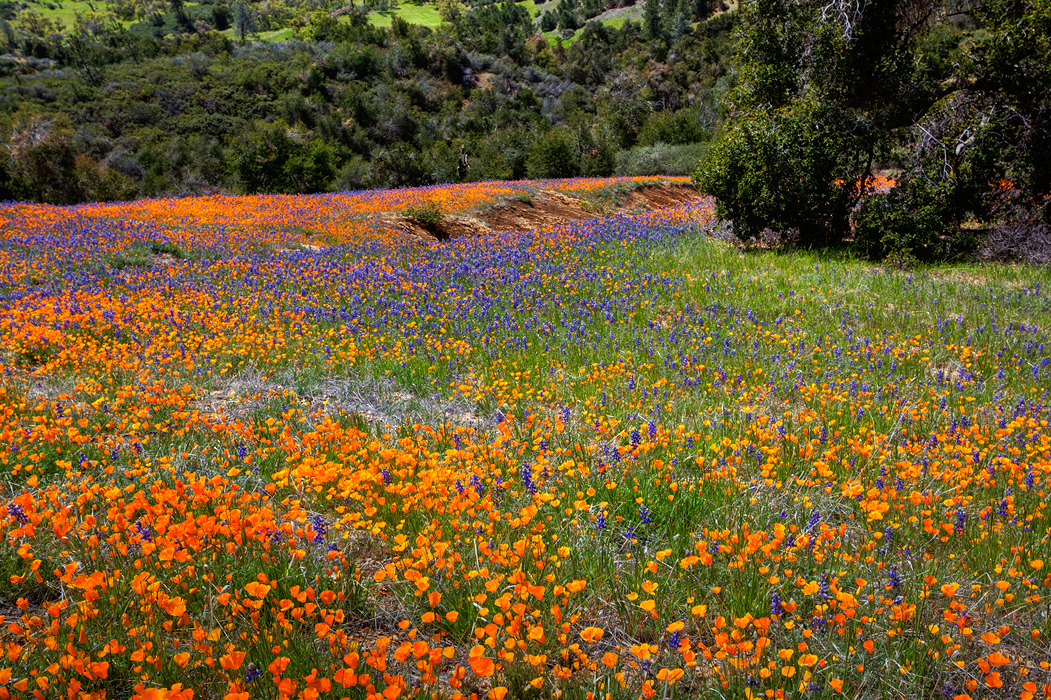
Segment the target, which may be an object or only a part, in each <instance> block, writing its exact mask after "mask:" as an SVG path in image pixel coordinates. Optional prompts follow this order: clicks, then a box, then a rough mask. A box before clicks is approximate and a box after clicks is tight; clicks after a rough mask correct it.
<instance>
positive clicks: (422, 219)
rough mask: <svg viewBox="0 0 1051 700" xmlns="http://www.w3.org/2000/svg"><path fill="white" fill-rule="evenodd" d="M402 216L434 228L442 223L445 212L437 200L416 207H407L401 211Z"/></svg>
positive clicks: (425, 226)
mask: <svg viewBox="0 0 1051 700" xmlns="http://www.w3.org/2000/svg"><path fill="white" fill-rule="evenodd" d="M402 216H404V217H405V218H406V219H408V220H409V221H411V222H413V223H415V224H419V225H420V226H423V227H424V228H436V227H437V226H439V225H440V224H441V223H442V219H443V218H444V217H445V213H444V212H443V211H442V205H441V204H439V203H438V202H425V203H424V204H423V205H421V206H418V207H408V208H407V209H406V210H405V211H403V212H402Z"/></svg>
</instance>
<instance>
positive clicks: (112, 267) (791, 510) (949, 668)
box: [0, 178, 1051, 700]
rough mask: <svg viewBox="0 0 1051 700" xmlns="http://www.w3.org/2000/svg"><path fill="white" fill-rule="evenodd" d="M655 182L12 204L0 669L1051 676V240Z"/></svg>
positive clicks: (1, 373)
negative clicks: (906, 227) (755, 209)
mask: <svg viewBox="0 0 1051 700" xmlns="http://www.w3.org/2000/svg"><path fill="white" fill-rule="evenodd" d="M652 184H654V182H653V181H651V180H647V179H643V178H635V179H627V178H624V179H608V180H563V181H544V182H535V181H512V182H502V183H476V184H468V185H457V186H445V187H433V188H420V189H407V190H387V191H371V192H352V193H342V194H325V195H313V196H250V197H205V198H196V199H182V200H179V199H171V200H145V201H139V202H131V203H120V204H92V205H81V206H75V207H53V206H48V205H28V204H18V205H14V204H11V205H3V206H0V467H2V472H0V473H2V478H0V530H2V533H3V537H2V538H0V615H2V616H3V625H2V627H0V698H30V697H33V698H54V697H70V698H131V697H135V698H169V699H173V700H174V699H179V700H186V699H188V698H197V699H200V698H224V700H245V699H247V698H253V699H254V698H268V699H277V698H377V699H378V698H386V699H388V700H393V698H398V697H420V698H424V697H426V698H433V697H439V698H449V699H457V698H474V699H476V700H477V699H481V698H491V699H493V700H499V699H500V698H555V697H557V698H587V699H588V700H592V699H593V698H636V697H642V698H652V697H660V698H671V697H676V698H687V697H688V698H710V697H712V698H713V697H725V698H729V697H747V698H788V697H792V698H818V697H828V698H831V697H850V698H854V697H861V698H876V697H894V698H897V697H910V696H913V697H919V698H929V697H938V698H941V697H947V698H966V697H972V698H980V697H991V698H1008V697H1010V698H1022V699H1024V700H1028V699H1030V698H1037V697H1046V696H1048V695H1051V664H1049V661H1048V658H1049V645H1051V641H1049V639H1051V617H1049V612H1051V610H1049V599H1048V598H1047V597H1046V596H1047V595H1048V594H1049V591H1048V587H1049V586H1051V568H1049V567H1051V539H1049V537H1051V529H1049V528H1051V522H1049V508H1048V504H1047V500H1048V496H1047V493H1048V478H1049V472H1051V436H1049V431H1048V420H1049V406H1048V395H1047V390H1048V387H1049V386H1051V382H1049V376H1051V349H1049V348H1048V342H1049V337H1048V336H1049V332H1051V297H1049V294H1048V292H1049V284H1051V279H1049V273H1048V271H1047V269H1046V268H1028V267H1021V266H1019V267H1007V266H998V267H994V266H989V267H986V266H978V265H972V266H960V267H951V268H950V267H941V268H931V269H926V270H921V271H912V272H910V271H901V270H899V269H894V268H888V267H875V266H872V265H869V264H864V263H861V262H857V261H853V260H848V259H846V258H838V259H837V258H834V259H827V258H824V259H821V258H818V257H816V256H811V255H808V254H805V253H796V254H793V255H786V254H783V253H779V252H773V251H764V250H762V249H752V250H744V249H742V248H740V246H739V245H735V244H731V243H730V242H729V241H728V240H727V238H728V237H727V236H725V235H724V234H722V233H721V231H722V227H721V225H720V224H719V223H718V222H716V221H714V220H713V216H712V209H713V205H712V203H711V201H710V200H709V199H707V198H702V197H697V198H695V199H692V200H690V201H687V202H685V203H683V204H681V205H679V206H674V207H668V208H663V209H649V208H648V207H645V206H642V205H638V206H636V205H633V204H631V203H630V202H631V201H633V200H631V199H630V197H631V196H632V191H633V190H634V189H635V188H638V187H641V186H645V185H652ZM552 192H553V193H556V194H558V195H559V196H560V197H564V198H565V199H566V200H572V201H573V202H576V204H577V205H579V208H580V209H581V210H582V211H584V212H588V211H591V212H596V213H599V212H607V213H608V212H614V213H612V214H610V215H606V216H594V217H592V216H581V217H578V218H577V219H574V220H564V221H561V222H559V223H557V224H549V225H540V226H537V227H535V228H532V229H531V230H525V231H522V230H500V229H499V228H498V227H490V229H489V230H486V231H481V232H479V233H477V235H471V236H463V237H460V238H456V239H454V240H449V241H447V242H444V243H436V242H431V241H424V240H422V239H420V238H418V237H413V236H410V235H407V234H406V232H405V230H403V228H400V227H399V226H397V225H394V224H395V223H396V222H397V221H400V220H401V219H400V218H399V217H401V215H402V214H405V213H407V212H408V213H409V214H411V212H414V211H415V212H418V211H420V210H422V209H424V208H427V207H430V208H431V210H437V211H438V212H440V213H441V216H443V217H452V216H460V217H464V218H469V217H484V216H485V215H486V214H487V213H491V212H492V211H493V210H495V209H499V208H501V207H505V208H506V207H511V206H512V205H513V206H515V207H519V208H525V207H538V206H539V204H538V202H539V200H540V198H541V197H542V196H548V197H554V195H553V194H550V193H552ZM544 193H548V194H546V195H545V194H544ZM401 218H411V217H409V216H408V214H406V217H401Z"/></svg>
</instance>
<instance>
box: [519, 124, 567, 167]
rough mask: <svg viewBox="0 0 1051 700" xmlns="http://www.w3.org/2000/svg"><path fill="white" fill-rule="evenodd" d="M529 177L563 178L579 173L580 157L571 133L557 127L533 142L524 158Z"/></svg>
mask: <svg viewBox="0 0 1051 700" xmlns="http://www.w3.org/2000/svg"><path fill="white" fill-rule="evenodd" d="M526 163H527V168H528V170H529V177H531V178H564V177H577V176H578V175H580V157H579V154H578V153H577V147H576V144H575V143H574V139H573V135H572V134H571V133H570V131H569V130H568V129H566V128H562V127H557V128H554V129H552V130H551V131H549V132H547V133H546V134H544V135H543V136H541V137H540V139H538V140H537V141H536V142H534V143H533V145H532V147H530V149H529V155H528V157H527V158H526Z"/></svg>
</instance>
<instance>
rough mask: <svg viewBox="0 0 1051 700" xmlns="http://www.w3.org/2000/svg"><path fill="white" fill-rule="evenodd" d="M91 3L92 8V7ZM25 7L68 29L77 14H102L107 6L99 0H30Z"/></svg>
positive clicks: (123, 24)
mask: <svg viewBox="0 0 1051 700" xmlns="http://www.w3.org/2000/svg"><path fill="white" fill-rule="evenodd" d="M93 5H94V9H92V6H93ZM25 9H28V10H33V11H34V12H39V13H40V16H41V17H43V18H45V19H50V20H53V21H55V22H58V23H59V24H60V25H61V26H62V27H63V28H65V29H69V28H71V27H73V24H74V22H75V21H76V18H77V15H86V14H88V13H92V12H93V13H96V14H102V13H105V12H107V11H108V9H109V8H108V7H107V6H106V3H105V2H101V1H100V2H94V3H93V2H89V0H61V1H58V2H40V1H39V0H30V1H29V2H28V3H26V6H25ZM119 24H120V25H121V26H124V27H127V26H129V25H131V24H133V22H123V21H120V22H119Z"/></svg>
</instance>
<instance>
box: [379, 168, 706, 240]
mask: <svg viewBox="0 0 1051 700" xmlns="http://www.w3.org/2000/svg"><path fill="white" fill-rule="evenodd" d="M699 196H700V195H699V194H698V193H697V188H696V187H694V186H693V185H690V184H679V183H669V182H665V183H661V184H659V185H645V186H643V187H637V188H635V189H633V190H631V191H629V192H626V193H624V194H618V195H616V197H615V198H614V199H612V200H611V201H609V202H601V201H600V202H588V201H585V200H582V199H577V198H576V197H571V196H569V195H567V194H565V193H564V192H558V191H557V190H540V191H539V192H537V193H536V194H534V195H532V196H522V197H514V198H511V199H508V200H505V201H503V202H500V203H499V204H497V205H495V206H494V207H492V208H491V209H489V210H488V211H486V212H484V213H482V214H480V215H479V216H478V218H474V217H469V216H446V217H443V219H442V221H441V222H440V223H438V224H435V225H433V226H424V225H421V224H420V223H418V222H415V221H412V220H410V219H407V218H405V217H403V216H387V217H383V221H384V222H385V223H386V224H387V225H388V226H391V227H393V228H395V229H397V230H400V231H402V232H404V233H405V234H406V235H408V236H410V237H411V238H415V239H416V240H417V241H419V242H420V243H422V244H425V245H431V244H433V243H437V242H440V241H449V240H455V239H457V238H463V237H465V236H480V235H484V234H487V233H490V232H492V231H530V230H532V229H536V228H540V227H544V226H558V225H560V224H568V223H574V222H577V221H582V220H584V219H591V218H594V217H596V216H610V215H613V214H618V213H631V212H639V211H645V210H656V209H664V208H667V207H677V206H680V205H682V204H684V203H686V202H689V201H691V200H693V199H696V198H697V197H699Z"/></svg>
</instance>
